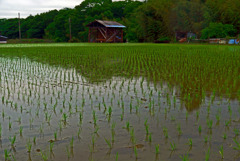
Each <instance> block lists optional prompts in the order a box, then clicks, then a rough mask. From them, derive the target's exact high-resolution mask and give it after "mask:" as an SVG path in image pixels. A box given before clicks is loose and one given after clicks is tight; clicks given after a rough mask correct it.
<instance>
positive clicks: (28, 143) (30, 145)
mask: <svg viewBox="0 0 240 161" xmlns="http://www.w3.org/2000/svg"><path fill="white" fill-rule="evenodd" d="M26 147H27V152H28V153H31V151H32V143H31V142H30V140H28V142H27V146H26Z"/></svg>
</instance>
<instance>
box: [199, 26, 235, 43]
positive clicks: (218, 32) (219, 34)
mask: <svg viewBox="0 0 240 161" xmlns="http://www.w3.org/2000/svg"><path fill="white" fill-rule="evenodd" d="M235 34H236V29H234V26H233V25H230V24H222V23H210V25H209V26H208V27H207V28H205V29H203V30H202V36H201V38H203V39H208V38H226V37H227V36H235Z"/></svg>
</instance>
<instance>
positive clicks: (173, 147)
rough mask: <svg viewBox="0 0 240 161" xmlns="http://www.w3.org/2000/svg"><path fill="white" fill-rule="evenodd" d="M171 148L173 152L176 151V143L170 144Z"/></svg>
mask: <svg viewBox="0 0 240 161" xmlns="http://www.w3.org/2000/svg"><path fill="white" fill-rule="evenodd" d="M170 146H171V151H175V150H176V144H175V142H174V141H173V142H171V143H170Z"/></svg>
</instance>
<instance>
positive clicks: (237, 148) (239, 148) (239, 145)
mask: <svg viewBox="0 0 240 161" xmlns="http://www.w3.org/2000/svg"><path fill="white" fill-rule="evenodd" d="M233 141H234V142H235V143H236V146H235V147H233V149H234V150H237V151H240V143H239V142H238V141H237V139H233Z"/></svg>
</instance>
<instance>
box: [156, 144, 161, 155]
mask: <svg viewBox="0 0 240 161" xmlns="http://www.w3.org/2000/svg"><path fill="white" fill-rule="evenodd" d="M159 152H160V150H159V144H158V145H155V154H159Z"/></svg>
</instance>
